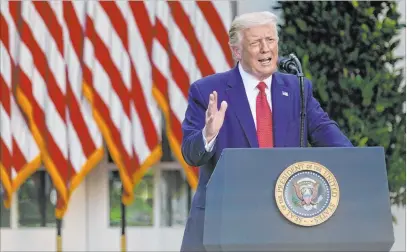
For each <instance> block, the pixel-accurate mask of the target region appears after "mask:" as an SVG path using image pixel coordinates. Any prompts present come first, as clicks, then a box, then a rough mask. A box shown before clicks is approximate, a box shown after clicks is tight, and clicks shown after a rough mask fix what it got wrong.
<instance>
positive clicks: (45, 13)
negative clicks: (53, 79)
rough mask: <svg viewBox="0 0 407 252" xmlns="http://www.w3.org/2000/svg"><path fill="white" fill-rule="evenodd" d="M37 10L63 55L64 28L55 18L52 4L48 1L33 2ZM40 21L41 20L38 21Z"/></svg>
mask: <svg viewBox="0 0 407 252" xmlns="http://www.w3.org/2000/svg"><path fill="white" fill-rule="evenodd" d="M33 4H34V6H35V9H36V10H37V12H38V14H39V15H40V16H41V17H42V20H44V25H46V27H47V28H48V31H49V32H50V34H51V36H52V39H53V41H54V42H55V43H56V44H57V48H58V50H59V52H60V53H61V54H63V51H64V49H63V48H64V44H63V43H64V41H63V36H62V27H61V25H60V23H59V21H58V19H57V17H56V16H55V12H54V11H53V10H52V9H51V6H50V3H49V2H46V1H33ZM37 21H39V19H37Z"/></svg>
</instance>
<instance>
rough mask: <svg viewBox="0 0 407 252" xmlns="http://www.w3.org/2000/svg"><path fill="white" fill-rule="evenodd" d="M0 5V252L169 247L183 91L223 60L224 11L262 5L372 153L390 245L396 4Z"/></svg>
mask: <svg viewBox="0 0 407 252" xmlns="http://www.w3.org/2000/svg"><path fill="white" fill-rule="evenodd" d="M0 4H1V5H0V7H1V8H0V10H1V12H0V27H1V30H0V31H1V32H0V52H1V53H0V57H1V58H0V63H1V65H0V69H1V71H0V91H1V93H0V117H1V121H0V123H1V125H0V126H1V127H0V130H1V131H0V133H1V134H0V172H1V173H0V174H1V184H0V185H1V190H0V192H1V193H0V200H1V201H2V204H1V208H0V210H1V219H0V221H1V222H0V224H1V225H0V237H1V242H0V251H55V249H56V248H57V239H55V238H56V237H57V234H59V237H62V248H60V250H63V251H119V250H120V249H121V243H120V242H121V239H120V237H121V235H122V234H125V236H126V237H127V244H126V247H127V250H128V251H179V248H180V244H181V240H182V235H183V231H184V225H185V223H186V220H187V217H188V212H189V207H190V204H191V198H192V196H193V194H194V189H195V188H196V184H197V179H198V177H197V168H196V167H188V166H187V165H186V163H185V162H184V161H183V159H182V156H181V153H180V142H181V139H182V132H181V128H180V127H181V125H180V123H181V122H182V120H183V116H184V113H185V109H186V106H187V93H188V88H189V85H190V84H191V83H192V82H193V81H195V80H197V79H199V78H201V77H203V76H207V75H209V74H213V73H215V72H221V71H225V70H228V69H230V68H231V67H233V66H234V62H233V59H232V57H231V54H230V51H229V48H228V44H227V40H228V37H227V31H228V29H229V27H230V24H231V22H232V20H233V18H234V16H236V15H238V14H242V13H246V12H251V11H263V10H270V11H273V12H275V13H276V14H277V15H278V16H279V18H280V20H279V23H280V27H279V37H280V42H279V48H280V56H286V55H288V54H290V53H295V54H296V55H297V57H298V58H299V59H300V60H301V62H302V66H303V69H304V72H305V73H306V77H307V78H309V79H310V80H311V81H312V82H313V85H314V95H315V97H316V98H317V99H318V100H319V101H320V102H321V106H322V107H323V109H325V110H326V111H327V112H328V114H329V115H330V116H331V117H332V118H333V119H334V120H336V121H337V122H338V124H339V125H340V127H341V129H342V130H343V131H344V132H345V133H346V135H347V136H349V138H350V139H351V140H352V142H353V144H354V145H355V146H383V147H384V148H385V151H386V164H387V170H388V181H389V188H390V191H391V195H390V200H391V203H392V212H393V216H394V232H395V239H396V241H395V244H394V246H393V248H392V251H405V247H406V246H405V234H406V233H405V202H406V201H405V183H406V182H405V176H406V175H405V174H406V170H405V168H406V163H405V155H406V153H405V147H406V142H405V140H406V136H405V133H406V127H405V119H406V118H405V97H406V93H405V48H406V44H405V41H406V33H405V22H406V4H405V1H372V2H368V1H363V2H362V1H348V2H345V1H344V2H342V1H332V2H325V1H318V2H317V1H312V2H305V1H301V2H293V1H287V2H285V1H284V2H278V1H275V0H253V1H252V0H250V1H249V0H241V1H224V0H222V1H211V2H205V1H197V2H194V1H171V2H166V1H145V2H142V1H137V2H136V1H112V2H109V1H103V2H98V1H64V2H62V1H7V0H1V1H0ZM366 177H367V178H368V174H367V175H366ZM372 191H374V188H372ZM372 193H373V192H372Z"/></svg>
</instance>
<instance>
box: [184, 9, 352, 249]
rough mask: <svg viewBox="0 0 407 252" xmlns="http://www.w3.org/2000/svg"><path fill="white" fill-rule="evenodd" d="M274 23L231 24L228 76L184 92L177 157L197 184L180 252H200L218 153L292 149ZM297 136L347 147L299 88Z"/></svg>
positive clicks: (261, 16)
mask: <svg viewBox="0 0 407 252" xmlns="http://www.w3.org/2000/svg"><path fill="white" fill-rule="evenodd" d="M276 24H277V18H276V16H275V15H274V14H272V13H270V12H258V13H248V14H243V15H241V16H239V17H237V18H236V19H235V20H234V21H233V23H232V26H231V28H230V30H229V45H230V48H231V50H232V53H233V56H234V58H235V59H236V60H237V61H238V64H237V65H236V67H234V68H233V69H232V70H230V71H227V72H223V73H217V74H214V75H211V76H207V77H205V78H202V79H200V80H198V81H196V82H195V83H193V84H192V85H191V87H190V90H189V98H188V108H187V111H186V114H185V119H184V121H183V123H182V130H183V141H182V154H183V157H184V159H185V161H186V162H187V163H188V164H189V165H191V166H199V167H200V170H199V183H198V188H197V191H196V193H195V195H194V199H193V202H192V207H191V211H190V215H189V218H188V220H187V224H186V227H185V233H184V238H183V242H182V246H181V251H205V249H204V247H203V228H204V215H205V197H206V184H207V182H208V180H209V178H210V176H211V174H212V172H213V169H214V167H215V166H216V163H217V161H218V159H219V157H220V154H221V153H222V150H223V149H224V148H273V147H277V148H278V147H299V146H300V108H301V106H300V88H299V84H298V79H297V77H296V76H294V75H289V74H282V73H279V72H277V64H278V34H277V26H276ZM304 86H305V87H304V89H305V90H304V98H305V101H306V118H305V135H306V138H307V139H308V141H309V143H310V144H311V145H312V146H338V147H339V146H341V147H350V146H352V144H351V142H350V141H349V140H348V138H347V137H346V136H345V135H344V134H343V133H342V132H341V131H340V129H339V128H338V125H337V124H336V123H335V122H334V121H332V120H331V119H330V118H329V117H328V115H327V114H326V113H325V112H324V111H323V110H322V108H321V107H320V105H319V103H318V101H317V100H315V98H314V97H313V95H312V87H311V82H310V81H309V80H305V81H304Z"/></svg>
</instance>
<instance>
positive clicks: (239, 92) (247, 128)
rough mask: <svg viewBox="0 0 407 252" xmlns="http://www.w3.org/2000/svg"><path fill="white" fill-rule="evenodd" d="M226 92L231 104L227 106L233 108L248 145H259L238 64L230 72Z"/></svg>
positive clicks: (255, 146)
mask: <svg viewBox="0 0 407 252" xmlns="http://www.w3.org/2000/svg"><path fill="white" fill-rule="evenodd" d="M226 93H227V95H228V97H229V102H230V105H231V106H229V108H233V112H234V113H235V114H236V117H237V118H238V120H239V123H240V125H241V126H242V128H243V131H244V133H245V136H246V138H247V139H248V141H249V144H250V147H254V148H257V147H259V143H258V141H257V134H256V127H255V125H254V121H253V115H252V112H251V110H250V105H249V101H248V100H247V96H246V91H245V89H244V85H243V81H242V78H241V76H240V73H239V68H238V66H236V67H235V68H234V69H233V71H232V72H231V77H230V78H229V81H228V89H226Z"/></svg>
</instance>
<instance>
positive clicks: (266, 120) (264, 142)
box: [256, 82, 273, 148]
mask: <svg viewBox="0 0 407 252" xmlns="http://www.w3.org/2000/svg"><path fill="white" fill-rule="evenodd" d="M266 87H267V86H266V83H264V82H260V83H259V85H257V88H258V89H259V90H260V92H259V94H258V95H257V99H256V120H257V140H258V141H259V147H260V148H272V147H273V118H272V116H271V110H270V106H269V103H268V102H267V95H266V92H265V89H266Z"/></svg>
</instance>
